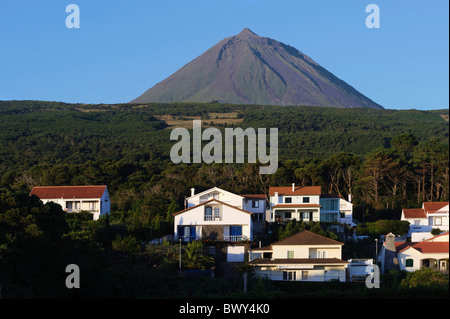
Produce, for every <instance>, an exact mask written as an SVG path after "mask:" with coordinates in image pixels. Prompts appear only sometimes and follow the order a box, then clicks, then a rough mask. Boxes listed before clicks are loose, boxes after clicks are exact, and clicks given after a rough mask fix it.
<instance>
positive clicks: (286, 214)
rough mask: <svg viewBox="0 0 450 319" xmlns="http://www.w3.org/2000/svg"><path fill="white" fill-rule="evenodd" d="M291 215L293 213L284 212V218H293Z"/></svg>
mask: <svg viewBox="0 0 450 319" xmlns="http://www.w3.org/2000/svg"><path fill="white" fill-rule="evenodd" d="M291 216H292V213H290V212H289V213H284V218H291Z"/></svg>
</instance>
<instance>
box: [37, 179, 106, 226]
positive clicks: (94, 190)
mask: <svg viewBox="0 0 450 319" xmlns="http://www.w3.org/2000/svg"><path fill="white" fill-rule="evenodd" d="M32 195H36V196H37V197H39V199H40V200H41V201H42V202H43V203H44V204H45V203H47V202H54V203H56V204H59V205H61V207H62V208H63V210H64V211H66V212H68V213H77V212H80V211H87V212H90V213H92V214H93V215H94V216H93V219H94V220H97V219H98V218H99V217H100V215H104V214H108V213H110V207H111V205H110V200H109V194H108V188H107V187H106V185H100V186H39V187H33V189H32V190H31V193H30V196H32Z"/></svg>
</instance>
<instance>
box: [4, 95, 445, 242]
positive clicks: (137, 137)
mask: <svg viewBox="0 0 450 319" xmlns="http://www.w3.org/2000/svg"><path fill="white" fill-rule="evenodd" d="M445 116H447V118H448V110H447V111H433V112H426V111H417V110H408V111H396V110H376V109H335V108H322V107H320V108H314V107H276V106H257V105H250V106H248V105H247V106H242V105H228V104H218V103H209V104H195V105H193V104H136V105H132V104H131V105H129V104H115V105H86V104H67V103H60V102H40V101H3V102H0V134H1V139H0V174H1V180H0V183H1V185H2V186H7V187H14V188H22V189H26V190H30V189H31V188H32V187H33V186H37V185H87V184H106V185H108V188H109V190H110V193H111V198H112V205H113V206H112V210H113V217H114V216H116V217H117V216H119V215H120V218H119V217H118V218H119V219H120V220H121V221H124V220H133V222H132V223H131V224H132V225H140V226H139V227H141V226H142V227H144V228H145V227H152V229H153V233H152V237H154V236H159V235H162V234H164V233H166V232H168V231H170V230H171V228H170V214H169V213H170V212H173V210H174V209H178V208H180V207H181V208H182V207H183V205H184V203H183V199H184V197H185V196H186V195H188V194H189V189H190V188H191V187H195V188H196V189H198V190H201V189H206V188H209V187H211V186H220V187H222V188H225V189H229V190H230V191H233V192H236V193H239V192H242V193H264V192H267V190H268V187H269V186H270V185H272V186H274V185H287V184H290V183H292V182H295V183H297V184H298V185H304V186H306V185H321V186H322V187H323V189H324V190H325V191H326V192H330V193H331V192H340V193H342V194H343V195H347V194H350V193H351V194H352V195H353V199H354V203H355V204H356V205H357V206H356V210H355V214H356V216H358V211H359V213H360V214H361V210H360V209H358V207H360V206H361V205H362V202H364V204H365V208H366V209H368V211H376V210H378V211H379V210H381V209H397V211H398V210H399V209H400V208H401V207H406V206H408V207H414V206H418V205H420V204H421V202H422V201H423V200H435V201H436V200H448V122H447V121H446V120H445ZM193 119H202V120H203V122H202V124H203V126H204V127H207V126H214V127H218V128H220V129H223V128H224V127H242V128H246V127H253V128H271V127H277V128H279V158H280V163H279V169H278V171H277V172H276V173H275V174H273V175H259V174H258V168H257V166H256V165H254V164H239V165H238V164H233V165H232V164H214V165H205V164H203V165H202V164H196V165H184V164H183V165H174V164H173V163H171V161H170V158H169V151H170V148H171V146H172V145H173V144H174V142H173V141H170V140H169V134H170V132H171V129H172V128H175V127H177V126H184V127H188V128H189V127H192V120H193ZM171 204H172V205H171ZM169 205H171V208H170V209H169ZM151 225H153V226H151ZM136 227H137V226H136Z"/></svg>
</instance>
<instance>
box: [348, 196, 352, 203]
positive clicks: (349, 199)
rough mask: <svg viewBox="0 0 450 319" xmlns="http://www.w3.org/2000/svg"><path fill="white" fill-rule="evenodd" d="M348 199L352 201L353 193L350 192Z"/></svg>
mask: <svg viewBox="0 0 450 319" xmlns="http://www.w3.org/2000/svg"><path fill="white" fill-rule="evenodd" d="M348 201H349V202H350V203H351V202H352V194H348Z"/></svg>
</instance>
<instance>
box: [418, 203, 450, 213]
mask: <svg viewBox="0 0 450 319" xmlns="http://www.w3.org/2000/svg"><path fill="white" fill-rule="evenodd" d="M422 205H423V208H424V209H425V211H426V212H434V211H437V210H439V209H441V208H442V207H444V206H447V205H448V202H424V203H423V204H422Z"/></svg>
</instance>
